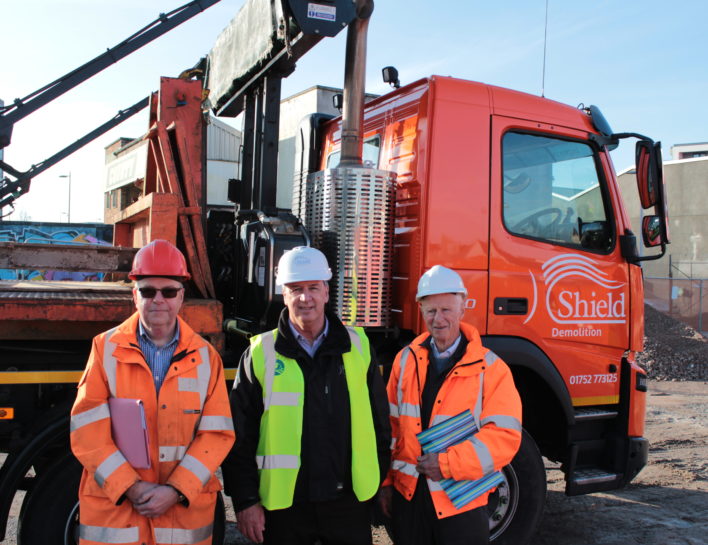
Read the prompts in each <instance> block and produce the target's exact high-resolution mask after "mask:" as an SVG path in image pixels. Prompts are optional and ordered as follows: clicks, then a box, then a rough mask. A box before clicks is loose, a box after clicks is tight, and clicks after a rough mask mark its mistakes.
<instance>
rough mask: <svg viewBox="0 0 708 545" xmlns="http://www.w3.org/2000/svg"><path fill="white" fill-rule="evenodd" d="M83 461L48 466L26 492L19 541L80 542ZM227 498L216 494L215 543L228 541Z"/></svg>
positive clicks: (41, 544)
mask: <svg viewBox="0 0 708 545" xmlns="http://www.w3.org/2000/svg"><path fill="white" fill-rule="evenodd" d="M82 470H83V468H82V467H81V464H79V462H78V461H77V460H76V458H74V456H73V455H71V454H69V455H67V456H65V457H64V458H62V459H61V460H59V461H57V462H55V463H54V464H52V465H51V466H50V467H48V468H47V469H46V471H44V472H43V473H42V474H41V475H40V476H39V477H37V479H38V480H37V482H36V483H35V484H34V486H33V487H32V490H31V492H28V493H27V495H26V496H25V501H24V502H23V503H22V509H21V511H20V520H19V523H18V528H17V545H76V544H77V543H78V542H79V538H78V535H79V498H78V490H79V482H80V481H81V472H82ZM225 527H226V513H225V508H224V498H223V496H222V495H221V493H220V492H217V495H216V509H215V513H214V528H213V531H212V532H213V533H212V543H213V544H214V545H221V544H223V542H224V534H225Z"/></svg>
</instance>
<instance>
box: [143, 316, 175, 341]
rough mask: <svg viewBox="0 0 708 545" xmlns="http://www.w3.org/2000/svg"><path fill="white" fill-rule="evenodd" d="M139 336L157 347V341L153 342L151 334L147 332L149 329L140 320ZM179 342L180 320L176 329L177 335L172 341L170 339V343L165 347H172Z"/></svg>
mask: <svg viewBox="0 0 708 545" xmlns="http://www.w3.org/2000/svg"><path fill="white" fill-rule="evenodd" d="M138 336H140V337H141V338H142V339H144V340H145V341H147V342H149V343H150V344H152V345H153V346H155V341H153V340H152V338H151V337H150V334H149V333H148V332H147V329H145V327H144V326H143V322H142V320H138ZM178 340H179V320H177V321H176V327H175V334H174V335H173V336H172V339H170V342H168V343H167V344H165V346H170V345H171V344H173V343H176V342H177V341H178Z"/></svg>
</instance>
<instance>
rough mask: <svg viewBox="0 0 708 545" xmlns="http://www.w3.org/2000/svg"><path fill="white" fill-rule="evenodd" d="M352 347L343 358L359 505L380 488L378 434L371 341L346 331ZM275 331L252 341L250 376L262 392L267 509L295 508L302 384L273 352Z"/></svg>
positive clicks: (262, 490) (292, 366)
mask: <svg viewBox="0 0 708 545" xmlns="http://www.w3.org/2000/svg"><path fill="white" fill-rule="evenodd" d="M347 331H348V332H349V336H350V339H351V344H352V348H351V350H350V351H349V352H345V353H344V354H342V360H343V364H344V373H345V376H346V379H347V389H348V392H349V403H350V410H351V436H352V470H351V471H352V487H353V489H354V493H355V494H356V496H357V498H358V499H359V501H365V500H368V499H369V498H371V497H373V495H374V494H375V493H376V491H377V490H378V486H379V463H378V457H377V451H376V433H375V431H374V423H373V418H372V414H371V407H370V402H369V389H368V386H367V381H366V377H367V371H368V369H369V363H370V351H369V340H368V338H367V337H366V335H365V334H364V332H363V330H362V329H361V328H354V327H348V326H347ZM277 332H278V330H277V329H276V330H273V331H270V332H268V333H264V334H262V335H258V336H256V337H254V338H253V339H252V340H251V362H252V365H253V372H254V375H255V377H256V378H257V379H258V382H259V383H260V384H261V387H262V390H263V406H264V411H263V416H262V417H261V424H260V436H259V440H258V448H257V451H256V462H257V465H258V470H259V479H260V483H259V495H260V499H261V503H262V504H263V506H264V507H265V508H266V509H270V510H273V509H284V508H286V507H290V506H291V505H292V504H293V496H294V492H295V483H296V481H297V474H298V472H299V469H300V449H301V437H302V422H303V405H304V394H305V384H304V379H303V375H302V370H301V369H300V366H299V365H298V363H297V362H296V361H295V360H294V359H291V358H287V357H285V356H283V355H282V354H278V353H277V352H276V351H275V339H276V336H277Z"/></svg>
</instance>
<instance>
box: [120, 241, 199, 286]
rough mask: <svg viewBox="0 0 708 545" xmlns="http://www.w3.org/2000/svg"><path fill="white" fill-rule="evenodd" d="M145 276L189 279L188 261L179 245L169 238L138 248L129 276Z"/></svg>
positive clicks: (136, 278) (134, 277)
mask: <svg viewBox="0 0 708 545" xmlns="http://www.w3.org/2000/svg"><path fill="white" fill-rule="evenodd" d="M144 276H168V277H173V278H179V279H180V280H189V279H190V278H191V275H190V274H189V272H188V271H187V262H186V261H185V259H184V255H182V252H180V251H179V250H178V249H177V247H176V246H175V245H174V244H172V243H171V242H169V241H167V240H161V239H157V240H153V241H152V242H151V243H150V244H148V245H147V246H144V247H142V248H140V250H138V253H137V254H135V258H133V270H131V271H130V274H129V275H128V278H130V279H131V280H138V279H139V278H142V277H144Z"/></svg>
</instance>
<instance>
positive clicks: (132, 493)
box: [125, 481, 157, 505]
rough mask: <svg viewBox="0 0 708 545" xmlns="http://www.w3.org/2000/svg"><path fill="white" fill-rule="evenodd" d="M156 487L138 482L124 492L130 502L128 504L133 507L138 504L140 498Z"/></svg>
mask: <svg viewBox="0 0 708 545" xmlns="http://www.w3.org/2000/svg"><path fill="white" fill-rule="evenodd" d="M156 486H157V484H155V483H149V482H147V481H138V482H137V483H135V484H134V485H133V486H131V487H130V488H129V489H128V490H126V491H125V495H126V497H127V498H128V499H129V500H130V503H132V504H133V505H135V504H136V503H140V502H139V501H138V500H139V499H140V496H142V495H143V494H145V493H146V492H147V491H148V490H151V489H152V488H155V487H156Z"/></svg>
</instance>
